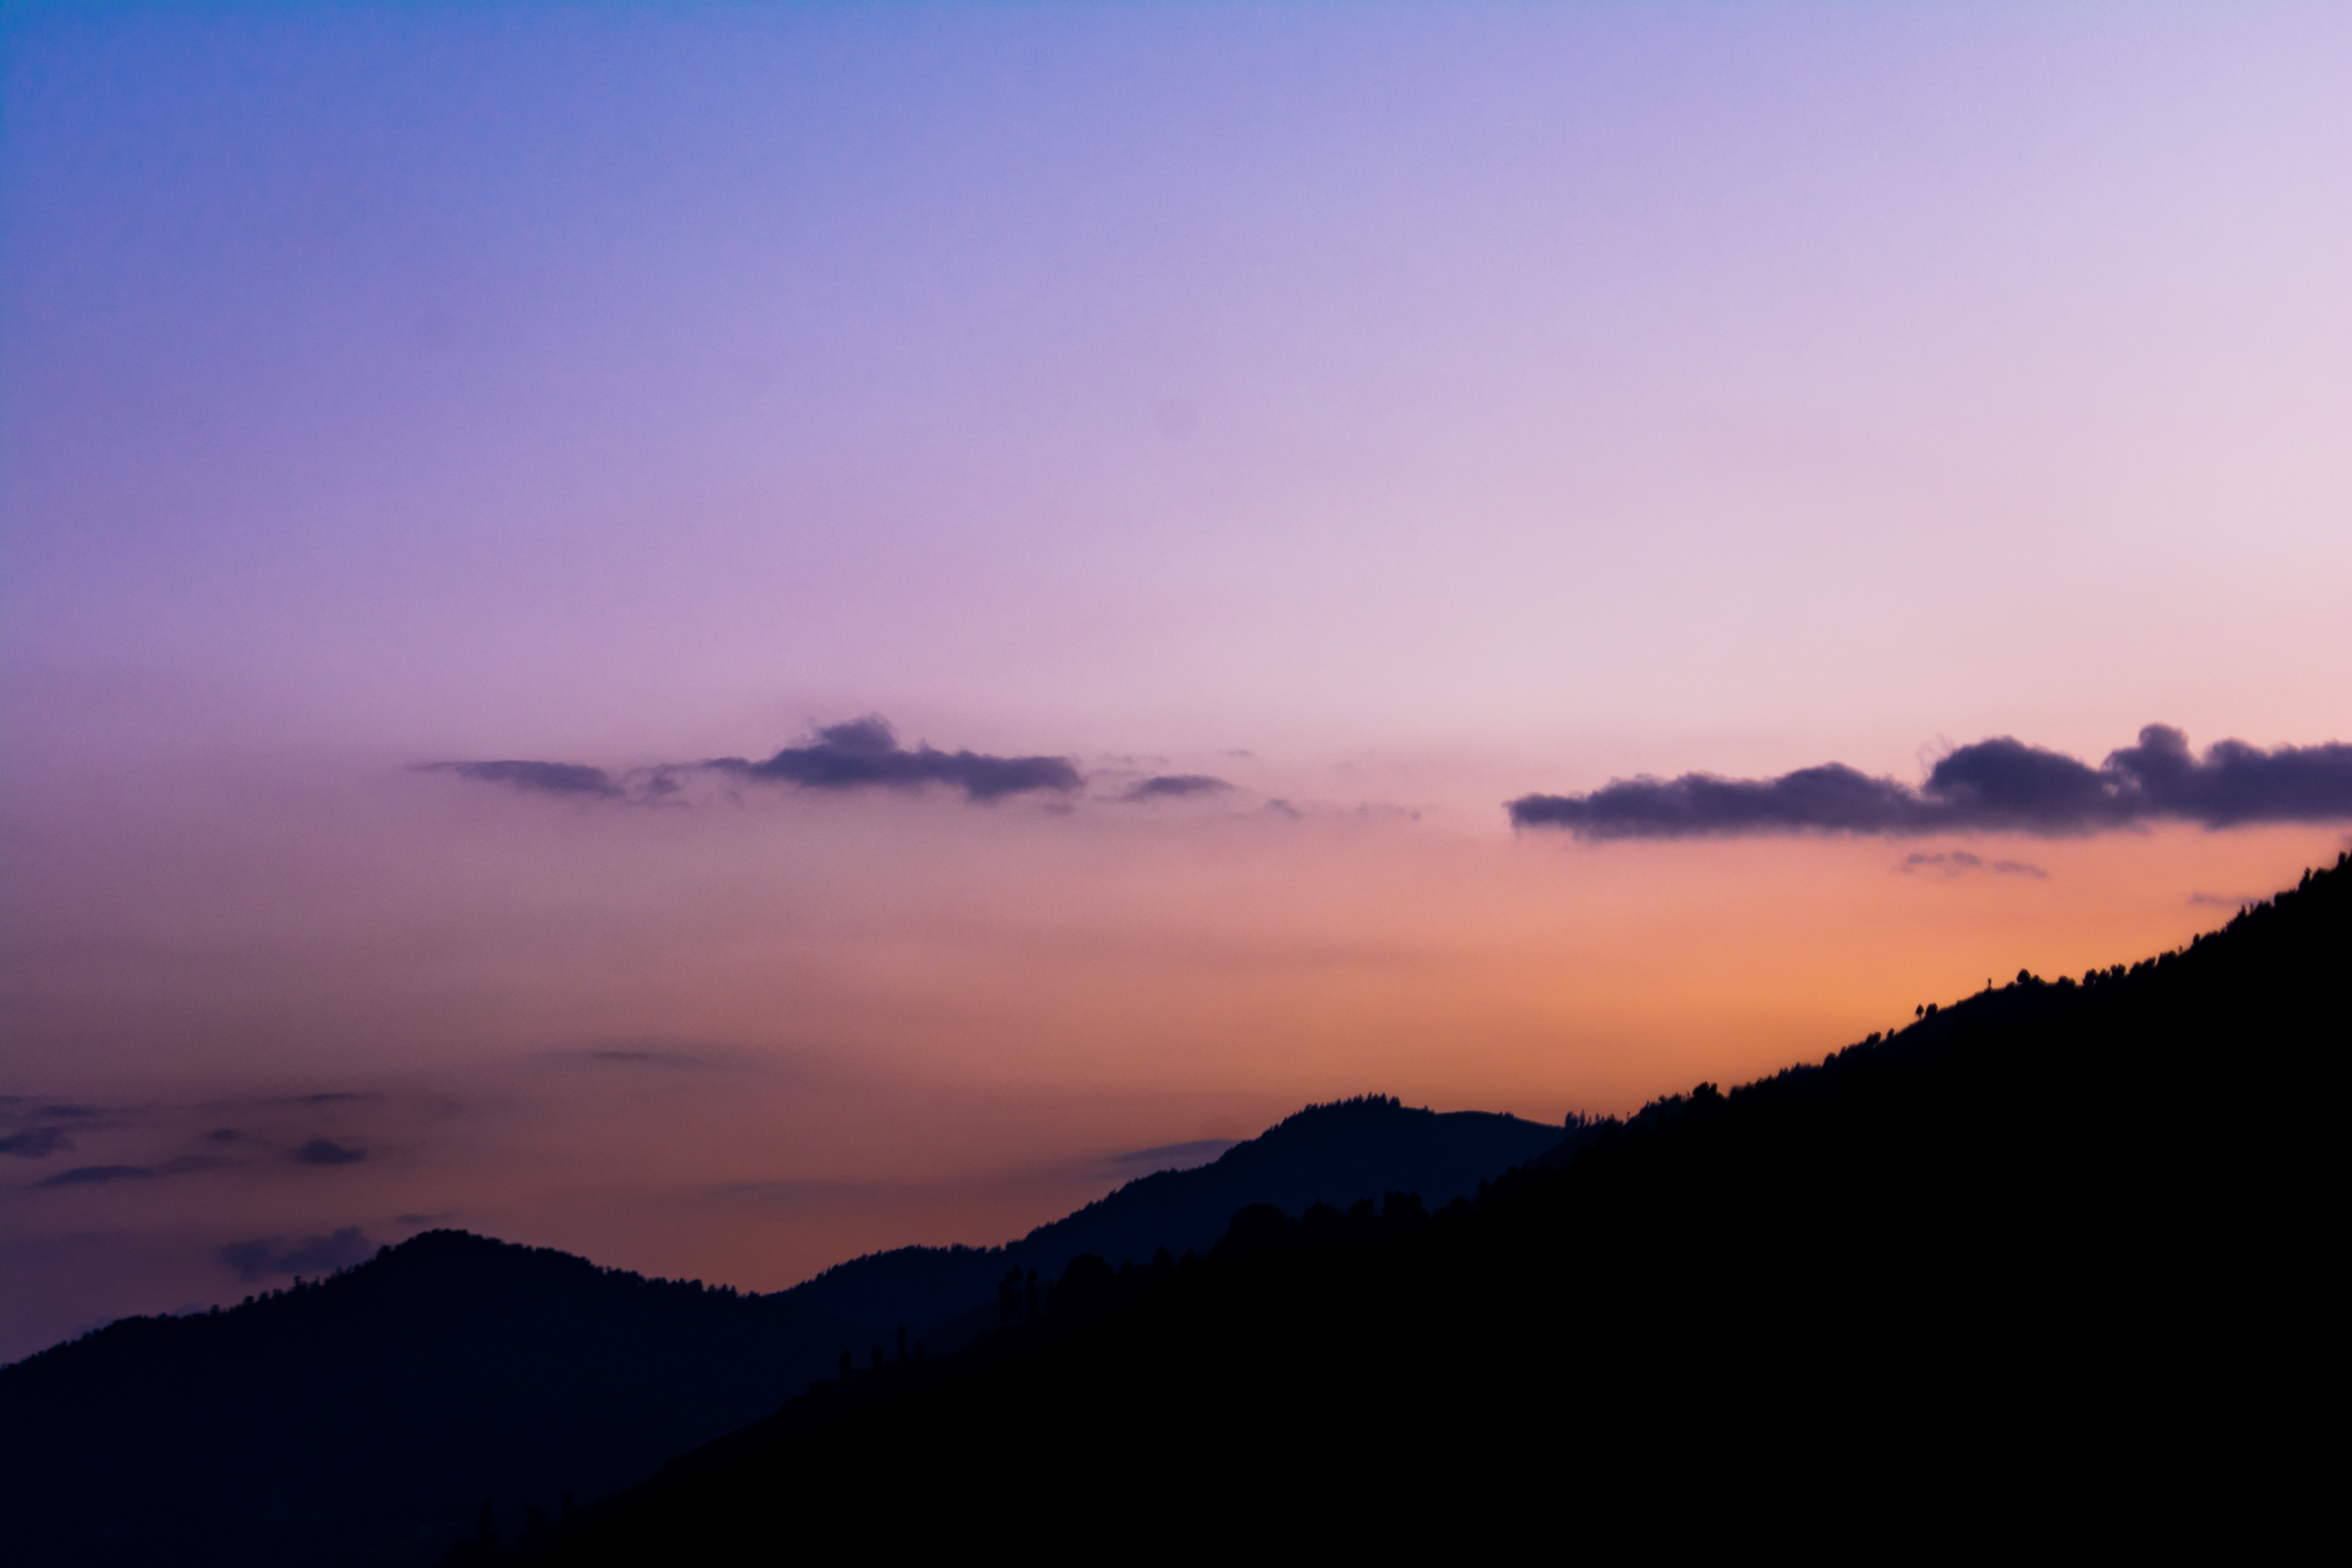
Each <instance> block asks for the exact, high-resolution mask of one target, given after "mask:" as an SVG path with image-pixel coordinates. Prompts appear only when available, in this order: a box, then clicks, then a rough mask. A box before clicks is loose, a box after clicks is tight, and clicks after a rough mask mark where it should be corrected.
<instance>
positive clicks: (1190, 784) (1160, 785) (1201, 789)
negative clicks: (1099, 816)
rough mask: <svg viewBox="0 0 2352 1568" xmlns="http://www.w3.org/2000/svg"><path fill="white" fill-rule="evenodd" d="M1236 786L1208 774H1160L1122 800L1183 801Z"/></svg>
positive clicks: (1120, 797)
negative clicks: (1186, 798) (1186, 797)
mask: <svg viewBox="0 0 2352 1568" xmlns="http://www.w3.org/2000/svg"><path fill="white" fill-rule="evenodd" d="M1233 787H1234V786H1233V785H1231V784H1227V783H1226V782H1225V781H1224V780H1223V779H1220V778H1211V777H1210V776H1209V775H1208V774H1207V773H1158V774H1155V775H1153V776H1152V777H1150V778H1148V779H1145V780H1144V781H1143V782H1142V783H1140V784H1136V785H1135V786H1134V787H1132V788H1131V789H1129V791H1128V792H1127V793H1126V794H1125V795H1121V796H1119V799H1121V800H1181V799H1182V798H1184V797H1185V796H1186V795H1219V794H1222V793H1223V792H1224V791H1226V790H1229V789H1231V788H1233Z"/></svg>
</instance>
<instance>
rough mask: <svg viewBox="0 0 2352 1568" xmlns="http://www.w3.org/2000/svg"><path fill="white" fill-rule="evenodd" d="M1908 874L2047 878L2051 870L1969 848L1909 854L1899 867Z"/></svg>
mask: <svg viewBox="0 0 2352 1568" xmlns="http://www.w3.org/2000/svg"><path fill="white" fill-rule="evenodd" d="M1898 869H1899V870H1901V871H1902V873H1903V874H1904V875H1905V876H1906V877H1907V876H1909V875H1911V874H1912V873H1913V872H1915V871H1937V872H1940V873H1942V874H1943V875H1944V876H1946V877H1964V876H1966V875H1968V874H1969V872H1970V871H1990V872H1991V873H1992V874H1993V875H1995V876H1997V877H2032V878H2033V879H2036V880H2038V881H2039V880H2047V879H2049V876H2050V873H2049V872H2047V871H2045V870H2043V869H2042V868H2041V867H2039V866H2035V865H2032V864H2029V863H2028V862H2026V861H2023V860H1992V861H1988V860H1986V859H1985V858H1983V857H1981V856H1978V855H1971V854H1969V852H1968V851H1967V850H1965V849H1951V850H1947V851H1945V852H1944V853H1942V854H1937V855H1927V854H1917V855H1906V856H1905V857H1903V864H1902V865H1901V866H1900V867H1899V868H1898Z"/></svg>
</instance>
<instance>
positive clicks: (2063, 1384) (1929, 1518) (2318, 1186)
mask: <svg viewBox="0 0 2352 1568" xmlns="http://www.w3.org/2000/svg"><path fill="white" fill-rule="evenodd" d="M2347 958H2352V858H2345V859H2339V860H2338V862H2337V864H2336V867H2335V868H2333V869H2331V870H2327V871H2324V872H2320V873H2316V874H2312V875H2308V876H2306V877H2305V879H2304V881H2303V883H2302V884H2301V885H2300V886H2299V887H2298V888H2297V889H2294V890H2291V891H2289V892H2287V893H2284V894H2282V895H2281V896H2279V897H2278V898H2277V899H2275V900H2272V901H2270V902H2268V903H2266V904H2263V905H2261V906H2259V907H2257V908H2255V909H2253V910H2250V911H2248V912H2246V913H2243V914H2242V915H2241V916H2240V917H2239V918H2238V919H2236V920H2235V921H2231V923H2230V925H2229V926H2228V927H2227V929H2225V930H2223V931H2219V932H2215V933H2210V934H2209V935H2207V936H2204V937H2201V938H2200V939H2199V940H2198V941H2196V942H2193V943H2191V944H2190V945H2189V947H2188V948H2186V949H2183V950H2181V951H2179V952H2169V953H2166V954H2164V955H2162V956H2161V957H2158V958H2155V959H2149V960H2144V961H2142V962H2140V963H2134V964H2131V965H2129V966H2128V967H2126V966H2122V965H2118V966H2116V967H2114V968H2111V969H2107V970H2103V971H2097V972H2094V973H2090V974H2086V975H2084V977H2083V978H2082V979H2081V980H2080V981H2076V980H2074V979H2071V978H2067V979H2061V980H2058V981H2055V982H2047V981H2044V980H2042V979H2040V978H2037V977H2035V976H2033V975H2032V974H2030V973H2023V972H2021V973H2020V974H2019V976H2018V978H2017V979H2016V980H2015V981H2014V982H2013V983H2011V984H2008V985H2005V986H2002V987H2000V988H1997V989H1995V988H1988V990H1987V991H1986V992H1984V993H1982V994H1979V995H1977V996H1974V997H1970V998H1968V999H1967V1000H1965V1001H1963V1002H1962V1003H1960V1004H1958V1005H1955V1006H1952V1007H1948V1008H1942V1009H1938V1010H1937V1011H1936V1012H1934V1013H1932V1014H1929V1015H1928V1016H1925V1017H1923V1018H1922V1019H1921V1020H1920V1021H1919V1022H1918V1023H1916V1025H1914V1026H1912V1027H1910V1028H1908V1029H1906V1030H1904V1031H1902V1032H1901V1033H1900V1034H1898V1035H1897V1036H1895V1037H1892V1038H1890V1039H1881V1038H1878V1037H1872V1038H1871V1039H1869V1040H1866V1041H1864V1042H1863V1043H1861V1044H1859V1045H1856V1046H1853V1047H1849V1048H1847V1049H1844V1050H1842V1051H1839V1052H1836V1053H1833V1054H1832V1056H1831V1057H1830V1058H1827V1059H1826V1060H1824V1061H1823V1062H1822V1063H1821V1064H1819V1065H1817V1066H1807V1067H1801V1068H1791V1069H1790V1070H1788V1071H1785V1072H1782V1073H1780V1074H1778V1075H1776V1076H1774V1077H1772V1078H1770V1079H1764V1080H1761V1081H1759V1082H1757V1083H1753V1084H1748V1085H1746V1086H1743V1087H1740V1088H1738V1089H1734V1090H1733V1091H1732V1092H1730V1093H1728V1094H1725V1093H1722V1092H1720V1091H1719V1090H1717V1089H1716V1088H1715V1087H1714V1086H1712V1085H1701V1086H1699V1087H1698V1088H1697V1089H1696V1090H1694V1091H1693V1092H1692V1093H1690V1094H1688V1095H1684V1096H1677V1097H1675V1098H1674V1099H1672V1100H1665V1101H1661V1102H1659V1103H1657V1104H1655V1105H1653V1106H1651V1107H1649V1108H1648V1109H1647V1110H1644V1111H1643V1113H1642V1114H1641V1115H1640V1116H1638V1117H1636V1118H1634V1119H1633V1121H1630V1122H1628V1123H1625V1124H1622V1125H1608V1126H1603V1127H1601V1128H1599V1129H1596V1130H1594V1131H1593V1132H1592V1133H1591V1135H1590V1136H1587V1137H1585V1138H1582V1139H1580V1141H1579V1145H1580V1146H1579V1147H1577V1148H1576V1149H1575V1150H1574V1151H1573V1152H1571V1153H1570V1156H1569V1157H1567V1158H1565V1159H1563V1160H1561V1161H1559V1162H1558V1163H1551V1164H1545V1163H1531V1164H1529V1165H1528V1166H1527V1167H1524V1168H1522V1169H1521V1170H1519V1171H1517V1172H1516V1173H1513V1174H1512V1175H1510V1176H1508V1177H1507V1178H1505V1179H1504V1180H1501V1181H1498V1182H1496V1183H1495V1184H1492V1186H1491V1187H1490V1188H1489V1189H1488V1190H1487V1191H1486V1192H1485V1193H1484V1194H1481V1196H1480V1197H1479V1198H1478V1199H1477V1200H1476V1201H1475V1202H1463V1203H1458V1204H1454V1205H1448V1206H1447V1207H1446V1208H1444V1209H1443V1210H1441V1211H1439V1212H1438V1213H1437V1214H1436V1215H1433V1216H1429V1215H1423V1214H1421V1213H1419V1212H1418V1211H1417V1209H1416V1208H1415V1207H1414V1206H1413V1205H1394V1206H1393V1209H1392V1212H1390V1213H1387V1214H1383V1215H1376V1214H1374V1213H1373V1212H1372V1211H1371V1210H1370V1207H1369V1206H1367V1207H1365V1208H1362V1209H1359V1210H1357V1211H1356V1212H1354V1213H1351V1214H1341V1213H1339V1212H1337V1211H1335V1210H1331V1209H1322V1210H1317V1211H1314V1212H1312V1213H1310V1214H1308V1215H1303V1216H1300V1217H1298V1218H1296V1219H1286V1218H1285V1217H1283V1216H1282V1215H1277V1214H1272V1213H1269V1212H1266V1211H1244V1213H1242V1214H1239V1215H1235V1216H1234V1223H1233V1226H1232V1227H1231V1229H1230V1230H1229V1232H1228V1234H1227V1236H1226V1237H1224V1238H1223V1241H1222V1242H1221V1243H1220V1244H1219V1246H1218V1247H1217V1249H1216V1253H1215V1255H1214V1256H1213V1257H1212V1258H1208V1259H1206V1260H1202V1261H1198V1262H1195V1263H1193V1264H1192V1265H1190V1266H1185V1265H1170V1264H1161V1265H1160V1266H1158V1267H1145V1268H1127V1269H1123V1270H1119V1271H1118V1272H1116V1273H1114V1272H1113V1271H1112V1270H1111V1269H1110V1268H1108V1265H1107V1264H1105V1263H1102V1262H1100V1261H1097V1260H1087V1259H1080V1260H1077V1261H1076V1262H1074V1263H1073V1264H1072V1265H1071V1266H1070V1268H1069V1269H1068V1270H1066V1273H1065V1276H1064V1279H1063V1281H1062V1287H1063V1288H1062V1289H1061V1290H1060V1291H1059V1292H1058V1295H1059V1297H1060V1300H1058V1301H1057V1302H1056V1304H1055V1310H1053V1311H1050V1312H1049V1313H1048V1315H1047V1321H1045V1322H1044V1323H1042V1324H1024V1325H1019V1326H1016V1327H1013V1328H1010V1329H1007V1330H1004V1331H1001V1332H1000V1333H998V1334H996V1335H993V1336H991V1337H990V1338H989V1339H987V1340H983V1341H982V1342H981V1343H980V1344H978V1345H976V1346H974V1347H973V1348H972V1349H971V1351H968V1352H962V1353H961V1354H960V1355H958V1356H955V1357H950V1358H945V1359H944V1360H942V1361H941V1362H940V1363H938V1364H936V1365H934V1366H929V1367H925V1368H919V1369H914V1370H912V1371H908V1372H904V1373H897V1374H893V1375H880V1374H877V1375H875V1376H873V1377H871V1378H870V1379H868V1380H867V1382H866V1384H865V1385H864V1387H863V1389H861V1388H860V1386H859V1384H857V1383H856V1382H855V1381H850V1382H845V1383H844V1384H839V1385H836V1386H835V1387H833V1388H829V1389H824V1390H818V1391H815V1392H814V1393H813V1394H812V1395H810V1396H808V1397H807V1398H804V1399H803V1400H802V1401H798V1402H795V1403H794V1404H793V1405H788V1406H786V1407H785V1409H784V1410H782V1411H781V1412H779V1413H778V1415H776V1416H774V1417H771V1418H770V1419H769V1420H768V1421H766V1422H764V1423H762V1424H761V1425H760V1426H756V1427H753V1428H751V1429H750V1430H748V1431H746V1432H744V1433H740V1434H738V1435H736V1436H734V1437H732V1438H730V1439H729V1440H728V1441H726V1442H724V1443H720V1444H716V1445H713V1446H711V1447H709V1448H708V1449H706V1450H703V1451H702V1452H700V1453H698V1454H697V1455H695V1456H691V1457H689V1458H687V1459H684V1460H682V1461H680V1462H679V1463H677V1464H676V1465H673V1466H672V1467H671V1468H670V1469H669V1471H668V1472H667V1473H666V1474H665V1476H664V1477H663V1478H662V1479H659V1480H657V1481H656V1482H655V1483H653V1484H651V1485H649V1486H647V1487H646V1488H645V1489H641V1490H640V1491H638V1492H637V1493H635V1494H633V1495H632V1496H630V1497H628V1498H625V1499H624V1500H620V1501H618V1502H617V1503H616V1504H614V1505H613V1506H611V1507H609V1508H606V1509H604V1510H599V1511H598V1513H597V1514H596V1515H595V1516H593V1517H592V1518H590V1519H587V1520H586V1521H583V1522H582V1523H581V1525H580V1526H579V1527H578V1528H576V1529H574V1530H573V1531H570V1532H568V1533H564V1534H562V1535H561V1536H560V1537H559V1536H556V1535H551V1536H548V1537H545V1538H542V1539H541V1541H539V1542H530V1543H525V1544H524V1546H523V1548H522V1549H521V1550H520V1551H509V1553H508V1555H509V1556H519V1557H532V1556H536V1557H543V1558H544V1560H546V1561H547V1562H549V1563H560V1564H601V1563H634V1562H646V1561H665V1562H682V1563H698V1562H718V1561H728V1562H732V1561H739V1560H765V1559H768V1558H773V1557H782V1556H785V1555H788V1554H791V1553H793V1552H801V1551H828V1550H842V1549H845V1548H847V1547H852V1546H861V1545H862V1546H866V1547H877V1546H878V1547H883V1548H886V1549H888V1550H893V1551H907V1550H922V1549H925V1548H933V1549H937V1548H953V1547H956V1546H958V1545H959V1544H964V1543H969V1542H972V1541H975V1540H998V1539H1006V1540H1027V1539H1032V1538H1033V1537H1034V1538H1036V1539H1038V1540H1039V1541H1040V1543H1041V1545H1042V1544H1043V1542H1048V1541H1050V1542H1052V1543H1053V1549H1055V1550H1097V1551H1114V1550H1129V1551H1149V1552H1152V1553H1154V1554H1164V1553H1166V1552H1170V1551H1172V1550H1179V1549H1212V1548H1230V1547H1231V1546H1232V1545H1233V1544H1234V1542H1244V1541H1246V1542H1267V1543H1280V1544H1283V1545H1288V1546H1291V1547H1305V1548H1307V1549H1312V1550H1319V1551H1325V1552H1328V1551H1330V1550H1334V1549H1336V1548H1339V1547H1341V1546H1346V1547H1349V1548H1353V1549H1370V1550H1378V1551H1381V1552H1384V1553H1393V1552H1397V1551H1399V1550H1403V1549H1406V1548H1408V1547H1414V1548H1420V1549H1430V1548H1432V1547H1442V1548H1444V1549H1448V1550H1451V1551H1454V1552H1461V1551H1465V1550H1475V1549H1477V1548H1479V1547H1480V1546H1482V1545H1484V1546H1489V1547H1493V1546H1499V1545H1501V1544H1504V1543H1506V1542H1508V1543H1510V1544H1512V1545H1514V1546H1516V1547H1517V1548H1519V1549H1526V1548H1527V1547H1528V1545H1529V1544H1530V1543H1550V1542H1561V1541H1563V1540H1565V1541H1566V1542H1578V1543H1582V1544H1586V1545H1591V1544H1595V1543H1599V1542H1608V1541H1612V1540H1625V1541H1638V1542H1643V1543H1645V1544H1646V1545H1647V1546H1648V1547H1649V1549H1651V1550H1662V1549H1670V1547H1669V1543H1672V1542H1687V1541H1692V1540H1694V1539H1696V1538H1699V1537H1702V1536H1732V1535H1737V1536H1739V1537H1742V1538H1744V1539H1746V1540H1748V1541H1749V1542H1760V1541H1762V1540H1766V1539H1770V1538H1776V1537H1777V1538H1780V1539H1783V1540H1788V1541H1790V1542H1808V1543H1810V1544H1811V1546H1812V1547H1813V1548H1814V1549H1815V1550H1819V1549H1820V1548H1821V1547H1822V1546H1823V1545H1827V1544H1832V1543H1837V1544H1843V1545H1844V1546H1846V1547H1848V1548H1852V1547H1857V1546H1858V1547H1862V1548H1864V1549H1867V1550H1871V1551H1873V1552H1889V1551H1897V1552H1905V1553H1906V1554H1907V1553H1908V1552H1915V1551H1921V1550H1937V1549H1944V1550H1948V1549H1950V1548H1951V1547H1954V1546H1975V1547H1978V1548H1985V1547H1991V1548H1996V1549H2008V1550H2013V1549H2015V1547H2016V1546H2017V1545H2019V1544H2021V1542H2024V1541H2026V1540H2033V1541H2037V1542H2047V1543H2050V1544H2053V1545H2056V1544H2060V1543H2068V1544H2074V1545H2076V1546H2079V1547H2087V1548H2092V1549H2095V1548H2097V1547H2098V1546H2100V1545H2102V1544H2105V1545H2106V1546H2108V1547H2113V1546H2114V1545H2116V1544H2118V1543H2121V1542H2126V1541H2133V1540H2150V1541H2153V1540H2162V1541H2165V1542H2169V1543H2170V1544H2172V1545H2174V1546H2176V1547H2179V1546H2190V1547H2192V1548H2193V1547H2194V1546H2195V1545H2196V1544H2198V1543H2200V1542H2202V1543H2204V1544H2207V1545H2210V1546H2221V1547H2225V1548H2229V1549H2234V1550H2236V1551H2241V1552H2242V1551H2246V1550H2250V1549H2251V1550H2253V1551H2257V1552H2259V1551H2263V1549H2264V1548H2265V1547H2268V1548H2270V1549H2273V1550H2275V1549H2277V1548H2278V1547H2279V1546H2281V1545H2283V1544H2284V1542H2285V1540H2286V1539H2287V1538H2288V1536H2289V1534H2290V1532H2292V1531H2294V1529H2296V1528H2297V1526H2298V1525H2299V1524H2300V1525H2301V1526H2303V1527H2305V1528H2308V1527H2311V1526H2314V1525H2318V1524H2322V1523H2324V1522H2325V1520H2324V1516H2323V1515H2322V1514H2321V1512H2320V1510H2321V1508H2322V1507H2323V1505H2324V1503H2325V1501H2326V1500H2327V1499H2330V1498H2332V1496H2333V1491H2332V1488H2331V1487H2330V1486H2329V1485H2328V1484H2327V1481H2328V1480H2329V1479H2332V1478H2328V1477H2326V1473H2325V1471H2324V1469H2323V1467H2324V1466H2325V1465H2326V1460H2327V1457H2328V1455H2330V1454H2331V1453H2332V1451H2333V1450H2332V1448H2331V1447H2328V1446H2327V1445H2326V1443H2325V1441H2323V1440H2314V1439H2312V1438H2311V1437H2310V1436H2309V1435H2310V1434H2311V1433H2313V1432H2318V1431H2324V1430H2326V1421H2327V1419H2328V1417H2329V1416H2330V1415H2331V1414H2332V1410H2333V1405H2332V1397H2331V1394H2332V1375H2333V1374H2332V1373H2329V1372H2327V1371H2326V1368H2328V1367H2330V1366H2332V1365H2333V1362H2334V1357H2335V1348H2334V1331H2335V1326H2334V1323H2333V1321H2332V1318H2333V1313H2332V1311H2330V1310H2329V1308H2330V1306H2331V1304H2332V1302H2333V1300H2334V1299H2335V1292H2334V1290H2333V1289H2331V1288H2328V1287H2327V1286H2326V1280H2327V1279H2329V1278H2332V1266H2330V1265H2328V1264H2327V1263H2326V1258H2327V1257H2328V1256H2331V1255H2332V1249H2331V1248H2330V1247H2328V1245H2327V1242H2326V1238H2327V1237H2331V1236H2335V1235H2337V1234H2339V1233H2340V1228H2341V1220H2340V1206H2341V1199H2340V1197H2339V1195H2338V1194H2340V1192H2341V1188H2340V1187H2338V1186H2337V1185H2336V1166H2337V1164H2338V1160H2337V1158H2336V1152H2335V1151H2336V1147H2337V1145H2338V1143H2339V1142H2340V1133H2339V1132H2338V1131H2336V1126H2335V1121H2334V1119H2335V1117H2336V1114H2337V1109H2336V1108H2337V1106H2338V1104H2339V1100H2338V1098H2337V1095H2336V1085H2337V1081H2338V1078H2339V1069H2338V1068H2337V1065H2336V1064H2337V1062H2338V1060H2339V1058H2340V1056H2341V1047H2342V1042H2343V1040H2344V1039H2345V1037H2346V1028H2345V1020H2344V1001H2343V994H2342V988H2341V984H2340V981H2341V977H2342V975H2343V974H2344V973H2346V972H2347V962H2346V961H2347ZM460 1555H464V1554H463V1553H461V1554H460ZM473 1555H474V1556H476V1557H477V1558H478V1559H479V1558H487V1557H489V1556H492V1555H494V1554H493V1553H490V1552H475V1553H473Z"/></svg>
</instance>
